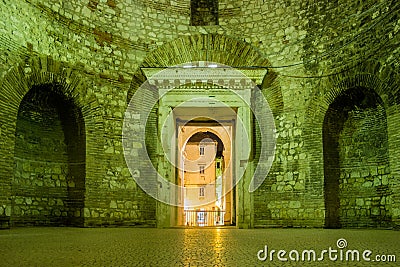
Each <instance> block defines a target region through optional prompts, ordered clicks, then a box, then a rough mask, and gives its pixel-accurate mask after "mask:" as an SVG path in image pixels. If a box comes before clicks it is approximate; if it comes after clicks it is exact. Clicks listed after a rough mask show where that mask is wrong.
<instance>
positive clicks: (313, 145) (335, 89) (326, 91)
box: [304, 61, 400, 227]
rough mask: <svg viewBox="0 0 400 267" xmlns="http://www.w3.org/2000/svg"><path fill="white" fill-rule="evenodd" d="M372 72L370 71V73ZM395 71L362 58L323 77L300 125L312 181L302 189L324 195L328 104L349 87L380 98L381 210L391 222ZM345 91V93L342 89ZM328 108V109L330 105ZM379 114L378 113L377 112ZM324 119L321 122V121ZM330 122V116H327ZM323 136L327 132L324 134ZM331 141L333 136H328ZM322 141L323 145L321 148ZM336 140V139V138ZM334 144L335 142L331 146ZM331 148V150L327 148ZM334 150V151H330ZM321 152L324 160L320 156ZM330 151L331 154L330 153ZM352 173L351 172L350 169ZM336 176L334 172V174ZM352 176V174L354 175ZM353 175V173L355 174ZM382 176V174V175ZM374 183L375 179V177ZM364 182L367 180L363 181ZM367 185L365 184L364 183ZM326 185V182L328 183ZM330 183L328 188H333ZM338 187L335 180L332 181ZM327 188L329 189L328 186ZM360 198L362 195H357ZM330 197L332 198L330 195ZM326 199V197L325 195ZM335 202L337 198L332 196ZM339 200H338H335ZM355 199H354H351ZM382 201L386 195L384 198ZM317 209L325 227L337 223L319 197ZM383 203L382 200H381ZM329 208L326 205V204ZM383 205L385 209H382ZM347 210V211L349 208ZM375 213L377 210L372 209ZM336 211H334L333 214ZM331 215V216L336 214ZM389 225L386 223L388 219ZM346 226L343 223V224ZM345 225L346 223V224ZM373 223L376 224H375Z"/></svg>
mask: <svg viewBox="0 0 400 267" xmlns="http://www.w3.org/2000/svg"><path fill="white" fill-rule="evenodd" d="M372 73H374V74H372ZM394 76H396V74H395V73H394V72H392V71H391V70H390V69H389V68H388V67H382V66H380V65H379V64H377V63H376V62H372V61H368V62H365V64H364V65H358V66H356V67H354V68H353V69H350V70H348V71H346V72H342V73H339V74H337V75H335V76H331V77H329V78H326V79H324V80H323V81H324V83H320V84H323V87H321V88H320V90H318V91H317V92H316V93H315V94H314V96H313V98H312V99H311V101H310V103H309V105H308V110H307V113H306V123H305V126H304V138H305V140H307V142H306V143H305V149H306V150H307V153H308V155H309V156H308V157H309V162H310V163H309V164H310V180H311V181H312V183H309V184H308V185H307V187H306V190H310V191H313V192H319V193H318V194H320V195H321V196H324V195H325V196H326V194H327V193H329V192H326V190H327V189H326V188H327V187H326V186H327V184H326V182H327V179H329V177H327V176H326V175H327V172H330V173H331V175H333V174H332V172H331V170H328V169H329V167H328V169H326V167H325V166H326V165H327V164H329V163H327V161H326V160H327V159H328V158H329V152H327V149H328V147H329V146H328V145H329V141H328V140H329V139H325V141H324V138H323V137H324V135H323V133H324V126H325V133H326V132H327V130H328V128H329V127H327V125H328V124H329V120H330V119H329V118H330V117H331V115H332V114H333V113H334V112H333V113H332V112H331V111H332V107H333V108H334V106H335V104H334V103H335V100H337V99H339V98H340V96H342V95H344V94H348V93H349V92H350V91H348V90H350V89H354V88H364V91H368V90H370V91H373V92H374V94H376V95H377V97H378V98H380V99H381V103H382V104H381V107H382V108H383V109H384V113H382V114H385V118H384V119H385V120H387V140H388V148H387V153H388V162H389V163H388V164H389V165H390V171H391V172H390V174H389V175H388V178H389V181H388V185H389V191H388V192H389V193H388V194H390V197H389V198H387V199H388V204H387V205H388V206H386V208H387V211H385V213H386V215H385V216H387V217H386V218H390V217H391V222H392V225H393V223H394V224H396V222H398V220H399V215H400V213H399V211H400V210H399V208H398V206H399V196H398V195H399V187H398V181H399V177H398V175H397V171H396V170H397V169H399V164H398V160H396V158H397V157H398V155H399V153H400V151H399V150H398V147H399V140H398V138H396V137H395V136H394V133H395V132H397V131H398V129H399V125H398V123H397V122H396V121H397V120H398V119H397V118H398V116H399V115H398V113H397V110H398V107H397V106H398V103H396V101H395V99H396V98H395V95H397V94H398V89H399V88H398V85H397V83H396V79H394ZM346 92H347V93H346ZM330 108H331V109H330ZM378 117H379V116H378ZM324 120H325V123H324ZM330 121H331V122H332V120H330ZM325 137H327V133H326V134H325ZM330 140H331V141H332V140H333V139H330ZM324 142H325V148H324ZM336 143H337V142H336ZM335 147H337V146H335ZM331 152H332V151H331ZM333 154H335V153H333ZM324 155H325V160H324ZM331 155H332V154H331ZM354 175H355V173H354ZM336 176H337V175H336ZM355 176H356V175H355ZM355 176H354V177H355ZM385 179H386V178H385ZM376 182H377V183H378V181H376ZM366 185H367V184H366ZM368 185H369V184H368ZM328 187H329V186H328ZM334 187H335V185H334V186H331V187H329V188H331V189H332V188H334ZM336 187H338V184H336ZM328 190H329V189H328ZM332 198H335V196H332ZM361 198H362V196H361ZM331 200H332V199H331ZM328 201H330V200H329V199H328ZM335 201H336V203H337V201H338V199H337V197H336V200H335ZM339 201H340V200H339ZM355 201H356V200H354V202H355ZM363 202H364V203H365V201H364V200H361V199H360V200H358V204H359V205H361V204H362V203H363ZM385 202H386V199H385ZM320 203H321V204H320V205H321V207H319V208H321V209H324V210H325V226H326V227H338V226H340V224H338V221H337V220H336V221H335V220H332V218H331V219H330V218H329V217H330V215H332V214H331V213H330V211H327V210H326V208H327V206H326V205H328V206H329V204H327V203H326V198H325V200H324V199H323V198H321V202H320ZM385 205H386V204H385ZM328 208H329V207H328ZM386 208H385V209H386ZM350 213H351V212H350ZM374 213H375V214H378V212H377V211H376V210H375V211H374ZM336 215H337V214H336ZM336 215H333V217H336V218H337V216H336ZM389 225H390V223H389ZM345 226H346V225H345ZM347 226H349V225H347ZM359 226H361V227H371V226H372V225H371V224H369V225H365V224H364V225H359ZM375 226H376V225H375Z"/></svg>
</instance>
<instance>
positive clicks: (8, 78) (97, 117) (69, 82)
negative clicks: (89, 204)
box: [0, 56, 103, 228]
mask: <svg viewBox="0 0 400 267" xmlns="http://www.w3.org/2000/svg"><path fill="white" fill-rule="evenodd" d="M40 85H57V88H59V91H57V92H58V93H61V94H62V95H63V96H64V97H65V98H66V99H67V100H70V101H71V102H72V103H73V104H74V105H75V106H76V108H77V109H79V110H80V112H81V114H82V118H83V121H84V123H85V136H86V147H88V148H89V149H86V154H87V155H88V154H90V153H93V152H91V150H93V149H95V150H97V149H99V150H100V147H99V144H98V143H99V142H96V141H95V138H96V135H95V132H98V131H99V130H100V131H101V130H102V128H103V126H102V116H101V113H100V106H99V104H98V102H97V100H96V98H95V97H94V96H92V95H89V94H88V93H87V87H88V85H87V83H86V82H85V81H84V79H83V78H82V77H81V76H80V75H79V70H78V69H76V68H73V67H72V66H69V65H67V64H66V63H62V62H58V61H55V60H53V59H52V58H50V57H47V56H34V57H31V58H28V59H26V60H25V61H24V62H21V63H20V64H19V65H17V66H15V67H13V68H11V69H10V70H9V71H8V72H7V73H6V74H5V75H4V76H3V78H2V80H1V82H0V110H1V116H0V157H1V158H2V160H1V161H0V188H2V189H1V191H0V202H1V203H5V204H6V208H5V211H4V213H3V214H0V219H1V217H2V216H3V217H10V214H11V206H10V205H11V201H10V198H11V181H12V179H13V154H14V147H15V131H16V124H17V115H18V111H19V107H20V104H21V102H22V100H23V98H24V96H25V95H26V94H27V93H28V91H29V90H30V89H31V88H33V87H34V86H40ZM99 122H100V123H99ZM88 143H90V145H88ZM92 168H93V169H94V168H95V167H94V166H92V165H91V164H86V173H89V172H90V169H92ZM86 178H88V177H87V176H86ZM6 211H7V212H6ZM3 221H4V223H2V222H1V220H0V228H1V227H2V225H3V226H5V227H7V224H8V222H7V219H4V220H3Z"/></svg>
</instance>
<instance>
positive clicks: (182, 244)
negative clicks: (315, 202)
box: [0, 228, 400, 266]
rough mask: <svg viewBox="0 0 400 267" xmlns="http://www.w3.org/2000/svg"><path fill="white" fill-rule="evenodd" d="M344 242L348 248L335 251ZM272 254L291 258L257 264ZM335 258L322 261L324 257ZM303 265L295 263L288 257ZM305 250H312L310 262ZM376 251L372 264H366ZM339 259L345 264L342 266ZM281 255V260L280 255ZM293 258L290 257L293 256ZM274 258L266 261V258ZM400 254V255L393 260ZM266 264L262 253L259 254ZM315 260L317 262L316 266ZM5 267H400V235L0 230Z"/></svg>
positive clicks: (314, 231)
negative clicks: (381, 258)
mask: <svg viewBox="0 0 400 267" xmlns="http://www.w3.org/2000/svg"><path fill="white" fill-rule="evenodd" d="M340 238H344V239H345V240H346V241H347V247H346V248H343V249H338V246H337V240H338V239H340ZM266 245H267V246H268V250H269V251H268V252H270V251H271V250H276V251H278V250H286V251H287V253H286V254H285V255H282V257H283V258H285V257H286V258H288V261H286V262H283V261H280V260H278V258H277V252H275V253H274V254H273V259H272V261H271V260H270V258H267V259H266V260H265V261H260V260H259V259H258V257H257V254H258V252H259V251H260V250H263V249H264V248H265V246H266ZM329 247H331V249H332V250H338V252H337V253H336V254H335V253H334V252H332V254H331V256H332V258H334V256H335V255H337V256H338V260H336V261H332V260H330V259H329V254H328V253H325V254H324V260H322V261H318V258H319V257H320V255H321V252H322V251H323V250H329ZM292 250H297V251H298V252H299V261H297V262H296V261H292V260H290V259H289V256H292V257H293V258H295V257H296V253H295V252H291V251H292ZM304 250H315V251H316V260H315V261H308V256H307V254H304V255H305V260H304V261H302V253H303V251H304ZM348 250H359V251H360V261H359V262H354V261H352V262H346V261H345V255H346V252H347V251H348ZM364 250H371V251H372V254H371V255H370V256H369V258H370V259H371V261H370V262H366V261H364V260H363V258H362V253H363V251H364ZM340 251H342V253H343V260H342V261H340ZM282 253H283V252H282ZM289 253H291V254H290V255H289ZM268 254H269V253H268ZM378 254H379V255H385V256H387V255H395V256H397V257H398V259H396V260H397V262H386V263H383V262H376V261H375V262H372V260H374V259H375V256H376V255H378ZM396 254H397V255H396ZM260 256H261V257H263V256H264V253H263V252H261V253H260ZM311 259H312V258H311ZM0 265H1V266H400V232H399V231H391V230H325V229H251V230H243V229H226V228H222V229H215V228H214V229H146V228H88V229H83V228H16V229H11V230H0Z"/></svg>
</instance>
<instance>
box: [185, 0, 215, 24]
mask: <svg viewBox="0 0 400 267" xmlns="http://www.w3.org/2000/svg"><path fill="white" fill-rule="evenodd" d="M190 10H191V17H190V18H191V21H190V25H192V26H211V25H218V0H191V1H190Z"/></svg>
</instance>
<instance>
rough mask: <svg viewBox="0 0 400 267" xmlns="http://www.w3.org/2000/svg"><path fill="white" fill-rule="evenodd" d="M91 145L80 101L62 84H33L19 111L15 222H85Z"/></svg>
mask: <svg viewBox="0 0 400 267" xmlns="http://www.w3.org/2000/svg"><path fill="white" fill-rule="evenodd" d="M85 147H86V144H85V124H84V121H83V116H82V113H81V111H80V109H79V108H78V107H77V106H76V105H75V103H74V102H73V101H72V100H71V99H69V98H67V97H66V96H65V95H64V94H63V93H62V92H61V90H60V86H59V85H57V84H45V85H37V86H33V87H32V88H31V89H30V90H29V92H28V93H27V94H26V95H25V96H24V98H23V100H22V102H21V103H20V106H19V110H18V115H17V122H16V131H15V148H14V171H13V179H12V188H11V189H12V218H11V221H12V224H13V225H55V226H58V225H72V226H82V225H83V207H84V194H85V168H86V165H85V158H86V149H85Z"/></svg>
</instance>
